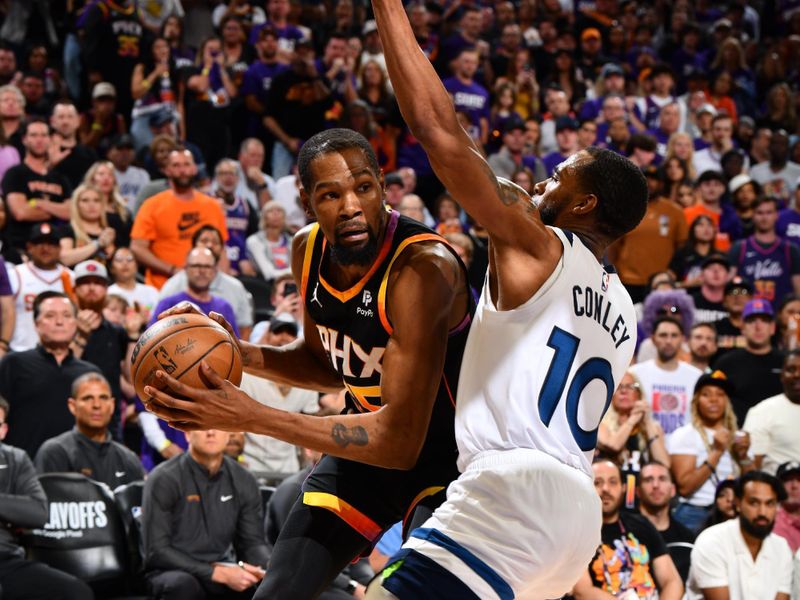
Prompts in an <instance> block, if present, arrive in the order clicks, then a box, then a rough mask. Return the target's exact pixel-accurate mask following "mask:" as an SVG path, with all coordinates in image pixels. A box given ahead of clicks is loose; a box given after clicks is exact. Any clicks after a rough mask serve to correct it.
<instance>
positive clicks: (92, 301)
mask: <svg viewBox="0 0 800 600" xmlns="http://www.w3.org/2000/svg"><path fill="white" fill-rule="evenodd" d="M105 304H106V299H105V298H99V299H98V298H80V297H78V308H80V309H81V310H91V311H94V312H96V313H98V314H103V307H104V306H105Z"/></svg>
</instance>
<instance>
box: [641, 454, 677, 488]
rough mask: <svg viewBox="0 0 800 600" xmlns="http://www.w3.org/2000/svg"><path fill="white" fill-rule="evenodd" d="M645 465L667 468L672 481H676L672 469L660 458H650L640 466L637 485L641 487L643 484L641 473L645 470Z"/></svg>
mask: <svg viewBox="0 0 800 600" xmlns="http://www.w3.org/2000/svg"><path fill="white" fill-rule="evenodd" d="M645 467H661V468H662V469H665V470H666V471H667V475H669V481H670V483H675V478H674V477H673V476H672V471H671V470H670V468H669V467H668V466H667V465H665V464H664V463H662V462H661V461H660V460H654V459H650V460H648V461H647V462H646V463H644V464H643V465H641V466H640V467H639V478H638V479H637V481H636V487H639V486H640V485H641V484H642V479H641V473H642V471H644V468H645Z"/></svg>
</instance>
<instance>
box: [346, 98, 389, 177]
mask: <svg viewBox="0 0 800 600" xmlns="http://www.w3.org/2000/svg"><path fill="white" fill-rule="evenodd" d="M339 124H340V126H341V127H346V128H348V129H352V130H353V131H357V132H358V133H360V134H361V135H363V136H364V137H365V138H367V140H369V143H370V145H371V146H372V149H373V150H374V151H375V156H376V157H377V158H378V166H380V168H381V169H383V171H384V172H385V173H391V172H392V171H394V170H395V167H396V160H397V146H396V145H395V138H394V136H393V135H391V134H390V133H389V132H387V131H386V130H384V129H383V128H382V127H381V126H380V125H378V124H377V123H376V122H375V121H374V120H373V118H372V111H371V110H370V108H369V106H368V105H367V103H366V102H364V101H363V100H353V101H352V102H350V103H349V104H347V106H345V108H344V112H343V113H342V118H341V120H340V121H339Z"/></svg>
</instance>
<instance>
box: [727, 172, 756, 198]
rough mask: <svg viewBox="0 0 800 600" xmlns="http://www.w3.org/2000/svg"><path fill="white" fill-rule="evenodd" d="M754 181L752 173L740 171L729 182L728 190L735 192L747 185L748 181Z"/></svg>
mask: <svg viewBox="0 0 800 600" xmlns="http://www.w3.org/2000/svg"><path fill="white" fill-rule="evenodd" d="M752 181H753V178H752V177H750V175H747V174H746V173H739V175H736V177H734V178H733V179H731V180H730V181H729V182H728V191H729V192H730V193H731V194H735V193H736V192H737V191H738V190H739V188H741V187H742V186H745V185H747V184H748V183H752Z"/></svg>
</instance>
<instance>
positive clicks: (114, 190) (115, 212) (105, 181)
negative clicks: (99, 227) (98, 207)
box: [83, 160, 133, 246]
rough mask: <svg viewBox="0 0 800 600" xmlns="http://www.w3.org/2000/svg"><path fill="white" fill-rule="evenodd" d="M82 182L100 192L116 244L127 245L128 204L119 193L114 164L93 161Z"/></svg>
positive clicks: (128, 231)
mask: <svg viewBox="0 0 800 600" xmlns="http://www.w3.org/2000/svg"><path fill="white" fill-rule="evenodd" d="M83 183H85V184H88V185H91V186H93V187H94V188H96V189H97V190H98V191H99V192H100V196H101V198H102V200H103V204H104V206H105V211H106V221H107V222H108V226H109V227H112V228H113V229H114V231H115V232H116V244H117V246H127V245H129V244H130V241H131V227H132V226H133V224H132V223H131V216H130V213H129V212H128V204H127V202H125V198H124V197H123V196H122V194H120V193H119V186H117V176H116V175H115V174H114V165H113V164H112V163H111V162H110V161H107V160H99V161H97V162H96V163H94V164H93V165H92V166H91V167H89V170H88V171H86V175H84V177H83Z"/></svg>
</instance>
